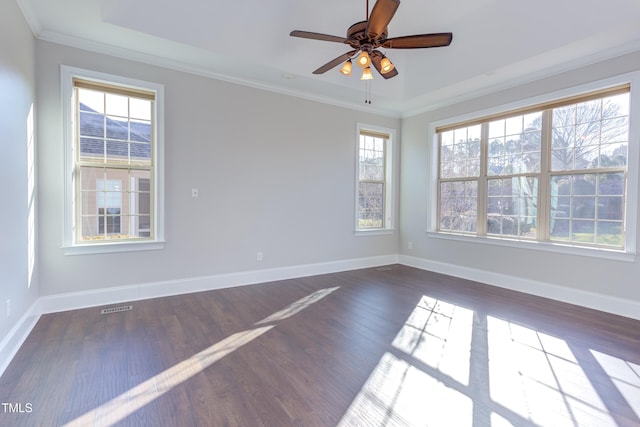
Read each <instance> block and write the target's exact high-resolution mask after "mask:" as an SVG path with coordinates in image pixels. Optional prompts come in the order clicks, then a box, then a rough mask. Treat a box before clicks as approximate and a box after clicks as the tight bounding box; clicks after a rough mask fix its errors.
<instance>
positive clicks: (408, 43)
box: [382, 33, 453, 49]
mask: <svg viewBox="0 0 640 427" xmlns="http://www.w3.org/2000/svg"><path fill="white" fill-rule="evenodd" d="M451 40H453V34H452V33H433V34H416V35H415V36H403V37H393V38H390V39H387V40H385V41H384V43H382V46H383V47H386V48H387V49H422V48H427V47H443V46H449V45H450V44H451Z"/></svg>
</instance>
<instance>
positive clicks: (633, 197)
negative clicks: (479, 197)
mask: <svg viewBox="0 0 640 427" xmlns="http://www.w3.org/2000/svg"><path fill="white" fill-rule="evenodd" d="M625 83H629V84H630V85H631V91H630V96H629V148H628V149H629V152H628V154H629V155H628V159H629V160H628V164H627V194H626V198H627V199H626V201H627V203H626V207H625V224H626V227H627V232H626V233H625V249H624V250H610V249H602V248H591V247H584V246H578V245H572V244H565V243H550V242H540V241H521V240H513V239H508V238H501V237H486V236H468V235H461V234H454V233H446V232H439V231H437V221H438V212H437V206H438V200H437V197H438V192H437V191H436V189H437V183H438V135H437V134H436V128H438V127H442V126H447V125H451V124H454V123H460V122H465V121H470V120H474V119H478V118H481V117H486V116H491V115H494V114H500V113H503V112H507V111H511V110H517V109H519V108H525V107H529V106H531V105H536V104H543V103H546V102H551V101H554V100H557V99H562V98H568V97H570V96H574V95H578V94H582V93H587V92H592V91H595V90H598V89H603V88H607V87H615V86H619V85H621V84H625ZM427 131H428V134H427V135H429V136H430V144H431V164H430V167H431V170H430V180H429V183H428V187H427V200H428V201H429V209H427V229H426V233H427V236H428V237H431V238H438V239H449V240H456V241H464V242H473V243H479V244H490V245H498V246H506V247H516V248H522V249H534V250H541V251H547V252H555V253H562V254H573V255H581V256H591V257H597V258H606V259H615V260H620V261H635V259H636V235H637V233H636V230H635V228H636V224H637V220H638V169H639V167H640V164H639V163H640V71H636V72H632V73H628V74H621V75H619V76H615V77H610V78H607V79H603V80H598V81H594V82H590V83H586V84H583V85H580V86H575V87H571V88H567V89H563V90H560V91H556V92H552V93H548V94H545V95H540V96H536V97H533V98H528V99H524V100H521V101H517V102H513V103H510V104H506V105H501V106H497V107H493V108H489V109H485V110H482V111H476V112H474V113H470V114H464V115H460V116H456V117H451V118H448V119H443V120H439V121H436V122H431V123H429V124H428V130H427Z"/></svg>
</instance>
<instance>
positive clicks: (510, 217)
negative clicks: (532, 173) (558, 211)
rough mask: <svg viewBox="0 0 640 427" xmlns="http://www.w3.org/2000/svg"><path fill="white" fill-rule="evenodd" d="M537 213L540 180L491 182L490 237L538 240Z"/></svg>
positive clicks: (488, 210) (489, 188) (517, 179)
mask: <svg viewBox="0 0 640 427" xmlns="http://www.w3.org/2000/svg"><path fill="white" fill-rule="evenodd" d="M537 209H538V180H537V178H533V177H529V178H527V177H513V178H505V179H490V180H489V181H488V197H487V233H488V234H497V235H502V236H521V237H527V238H535V237H536V230H537V229H536V226H537V223H536V221H537V219H536V218H537V214H538V212H537Z"/></svg>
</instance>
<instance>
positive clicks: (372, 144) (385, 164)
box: [356, 125, 394, 232]
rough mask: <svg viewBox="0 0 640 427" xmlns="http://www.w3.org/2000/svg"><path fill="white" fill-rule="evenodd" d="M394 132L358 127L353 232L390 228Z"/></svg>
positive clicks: (391, 218)
mask: <svg viewBox="0 0 640 427" xmlns="http://www.w3.org/2000/svg"><path fill="white" fill-rule="evenodd" d="M393 134H394V132H393V130H391V129H385V128H379V127H373V126H367V125H358V153H357V159H358V161H357V191H356V194H357V196H356V230H357V231H362V232H371V231H376V230H377V231H381V230H391V229H393V206H392V204H393V199H392V194H393V187H392V177H393V174H392V154H393V149H392V147H393V146H392V141H393Z"/></svg>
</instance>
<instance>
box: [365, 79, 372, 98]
mask: <svg viewBox="0 0 640 427" xmlns="http://www.w3.org/2000/svg"><path fill="white" fill-rule="evenodd" d="M364 84H365V86H364V98H365V99H364V103H365V104H371V80H367V81H365V82H364Z"/></svg>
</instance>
